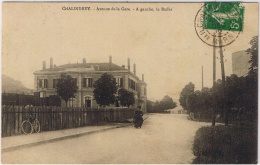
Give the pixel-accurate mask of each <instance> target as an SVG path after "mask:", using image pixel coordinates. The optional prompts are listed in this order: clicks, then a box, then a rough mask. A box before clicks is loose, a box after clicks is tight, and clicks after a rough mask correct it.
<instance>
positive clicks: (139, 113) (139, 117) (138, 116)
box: [134, 106, 144, 128]
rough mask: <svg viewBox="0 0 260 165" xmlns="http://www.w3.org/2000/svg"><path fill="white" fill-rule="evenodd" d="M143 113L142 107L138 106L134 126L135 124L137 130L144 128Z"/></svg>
mask: <svg viewBox="0 0 260 165" xmlns="http://www.w3.org/2000/svg"><path fill="white" fill-rule="evenodd" d="M143 115H144V114H143V112H142V109H141V106H138V109H137V110H136V111H135V114H134V124H135V126H134V127H135V128H141V127H142V124H143V121H144V119H143Z"/></svg>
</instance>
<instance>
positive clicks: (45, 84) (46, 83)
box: [44, 79, 48, 88]
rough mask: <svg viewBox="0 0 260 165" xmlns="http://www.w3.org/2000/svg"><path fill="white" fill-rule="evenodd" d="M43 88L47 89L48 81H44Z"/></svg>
mask: <svg viewBox="0 0 260 165" xmlns="http://www.w3.org/2000/svg"><path fill="white" fill-rule="evenodd" d="M44 88H48V80H47V79H44Z"/></svg>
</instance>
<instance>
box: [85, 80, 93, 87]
mask: <svg viewBox="0 0 260 165" xmlns="http://www.w3.org/2000/svg"><path fill="white" fill-rule="evenodd" d="M92 86H93V79H92V78H84V79H83V87H85V88H92Z"/></svg>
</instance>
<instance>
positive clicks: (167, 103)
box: [147, 95, 177, 113]
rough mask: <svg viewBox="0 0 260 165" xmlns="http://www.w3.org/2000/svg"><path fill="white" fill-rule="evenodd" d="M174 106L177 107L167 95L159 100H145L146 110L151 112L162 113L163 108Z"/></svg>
mask: <svg viewBox="0 0 260 165" xmlns="http://www.w3.org/2000/svg"><path fill="white" fill-rule="evenodd" d="M175 107H177V104H176V102H174V101H173V99H172V98H171V97H170V96H168V95H166V96H164V97H163V98H162V100H161V101H156V102H152V101H149V100H147V111H148V112H151V113H155V112H157V113H158V112H159V113H164V112H165V110H168V109H173V108H175Z"/></svg>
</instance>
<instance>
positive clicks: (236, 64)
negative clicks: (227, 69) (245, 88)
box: [232, 50, 250, 77]
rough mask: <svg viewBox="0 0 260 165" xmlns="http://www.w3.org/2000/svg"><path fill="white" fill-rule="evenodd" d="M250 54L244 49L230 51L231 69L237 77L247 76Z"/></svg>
mask: <svg viewBox="0 0 260 165" xmlns="http://www.w3.org/2000/svg"><path fill="white" fill-rule="evenodd" d="M249 60H250V54H247V52H246V51H245V50H242V51H238V52H234V53H232V71H233V74H236V75H237V76H238V77H241V76H244V77H245V76H247V74H248V68H249V67H250V63H249V62H248V61H249Z"/></svg>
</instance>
